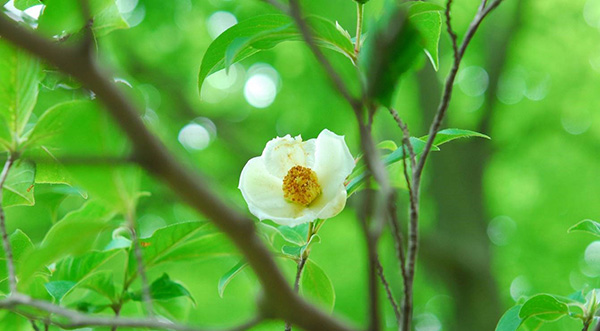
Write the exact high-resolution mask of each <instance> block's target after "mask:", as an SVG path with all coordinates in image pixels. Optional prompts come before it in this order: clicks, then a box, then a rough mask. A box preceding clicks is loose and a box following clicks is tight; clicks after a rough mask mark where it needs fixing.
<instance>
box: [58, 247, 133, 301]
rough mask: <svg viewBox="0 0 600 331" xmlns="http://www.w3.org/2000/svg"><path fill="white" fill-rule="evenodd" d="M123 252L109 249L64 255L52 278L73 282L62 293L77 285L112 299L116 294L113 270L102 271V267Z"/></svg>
mask: <svg viewBox="0 0 600 331" xmlns="http://www.w3.org/2000/svg"><path fill="white" fill-rule="evenodd" d="M123 254H125V253H124V252H123V250H111V251H93V252H90V253H86V254H84V255H81V256H76V257H72V256H70V257H66V258H64V259H63V260H61V261H59V262H58V263H57V264H56V270H55V271H54V273H53V274H52V280H53V281H55V282H56V281H70V282H73V283H74V284H73V286H72V287H71V289H69V291H67V292H66V293H64V295H67V294H68V293H69V292H70V291H71V290H73V289H75V288H77V287H85V288H89V289H92V290H94V291H96V292H97V293H100V294H101V295H104V296H106V297H107V298H108V299H110V300H114V299H115V297H116V296H115V288H114V282H113V281H112V273H113V272H112V271H111V270H108V271H107V270H104V271H102V269H103V268H105V267H106V266H107V265H108V264H109V263H110V262H111V261H114V259H115V258H117V257H118V256H122V255H123ZM122 267H123V266H121V268H122Z"/></svg>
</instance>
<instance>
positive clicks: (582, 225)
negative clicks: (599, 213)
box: [567, 219, 600, 237]
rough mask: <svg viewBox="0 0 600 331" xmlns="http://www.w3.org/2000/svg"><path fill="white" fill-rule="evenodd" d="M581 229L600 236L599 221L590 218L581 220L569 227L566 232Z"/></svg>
mask: <svg viewBox="0 0 600 331" xmlns="http://www.w3.org/2000/svg"><path fill="white" fill-rule="evenodd" d="M573 231H583V232H587V233H591V234H593V235H595V236H597V237H600V223H598V222H596V221H592V220H589V219H588V220H583V221H581V222H579V223H577V224H575V225H573V226H572V227H570V228H569V230H568V231H567V232H569V233H570V232H573Z"/></svg>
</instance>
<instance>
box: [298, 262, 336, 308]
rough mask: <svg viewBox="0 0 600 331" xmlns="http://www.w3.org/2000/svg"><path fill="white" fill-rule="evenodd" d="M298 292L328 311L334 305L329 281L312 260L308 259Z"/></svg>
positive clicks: (333, 293)
mask: <svg viewBox="0 0 600 331" xmlns="http://www.w3.org/2000/svg"><path fill="white" fill-rule="evenodd" d="M300 291H301V293H302V294H303V295H305V296H306V297H308V298H309V299H310V300H311V301H313V302H315V303H317V304H319V305H322V306H323V307H324V308H326V309H328V310H329V311H332V310H333V306H334V305H335V290H334V288H333V284H332V283H331V279H329V277H328V276H327V274H326V273H325V271H323V269H321V267H319V266H318V265H317V264H316V263H315V262H314V261H313V260H311V259H308V260H307V261H306V265H305V266H304V271H303V272H302V276H301V278H300Z"/></svg>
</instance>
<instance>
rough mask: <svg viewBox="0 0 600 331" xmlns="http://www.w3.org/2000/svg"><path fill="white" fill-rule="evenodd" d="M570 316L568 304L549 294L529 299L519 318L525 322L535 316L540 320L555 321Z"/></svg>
mask: <svg viewBox="0 0 600 331" xmlns="http://www.w3.org/2000/svg"><path fill="white" fill-rule="evenodd" d="M568 314H569V307H568V306H567V304H565V303H564V302H561V301H559V300H557V299H556V298H555V297H554V296H552V295H548V294H538V295H535V296H533V297H531V298H529V300H527V301H526V302H525V303H524V304H523V307H521V310H520V311H519V317H520V318H521V319H523V320H525V319H527V318H530V317H534V316H535V317H536V318H538V319H540V320H544V321H555V320H557V319H559V318H561V317H563V316H565V315H568Z"/></svg>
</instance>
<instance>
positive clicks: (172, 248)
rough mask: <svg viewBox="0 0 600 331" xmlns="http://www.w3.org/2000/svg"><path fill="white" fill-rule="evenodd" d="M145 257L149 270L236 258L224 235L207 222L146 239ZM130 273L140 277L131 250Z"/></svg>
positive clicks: (179, 226)
mask: <svg viewBox="0 0 600 331" xmlns="http://www.w3.org/2000/svg"><path fill="white" fill-rule="evenodd" d="M140 241H141V245H142V254H143V257H144V265H145V267H146V268H147V269H150V268H153V267H156V266H157V265H160V264H162V263H166V262H175V261H181V260H186V261H190V260H191V259H207V258H212V257H218V256H228V255H232V254H233V252H234V250H233V248H232V246H231V244H230V243H229V241H227V240H226V239H225V238H224V236H223V235H221V234H219V233H218V232H217V231H216V229H215V228H214V227H213V226H212V225H210V224H208V223H205V222H185V223H177V224H173V225H169V226H166V227H163V228H160V229H158V230H156V231H155V232H154V234H152V236H151V237H150V238H142V239H141V240H140ZM130 254H131V257H130V258H129V265H128V268H127V270H128V274H129V275H130V278H131V277H136V276H137V268H136V260H135V257H134V256H133V249H131V250H130Z"/></svg>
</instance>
